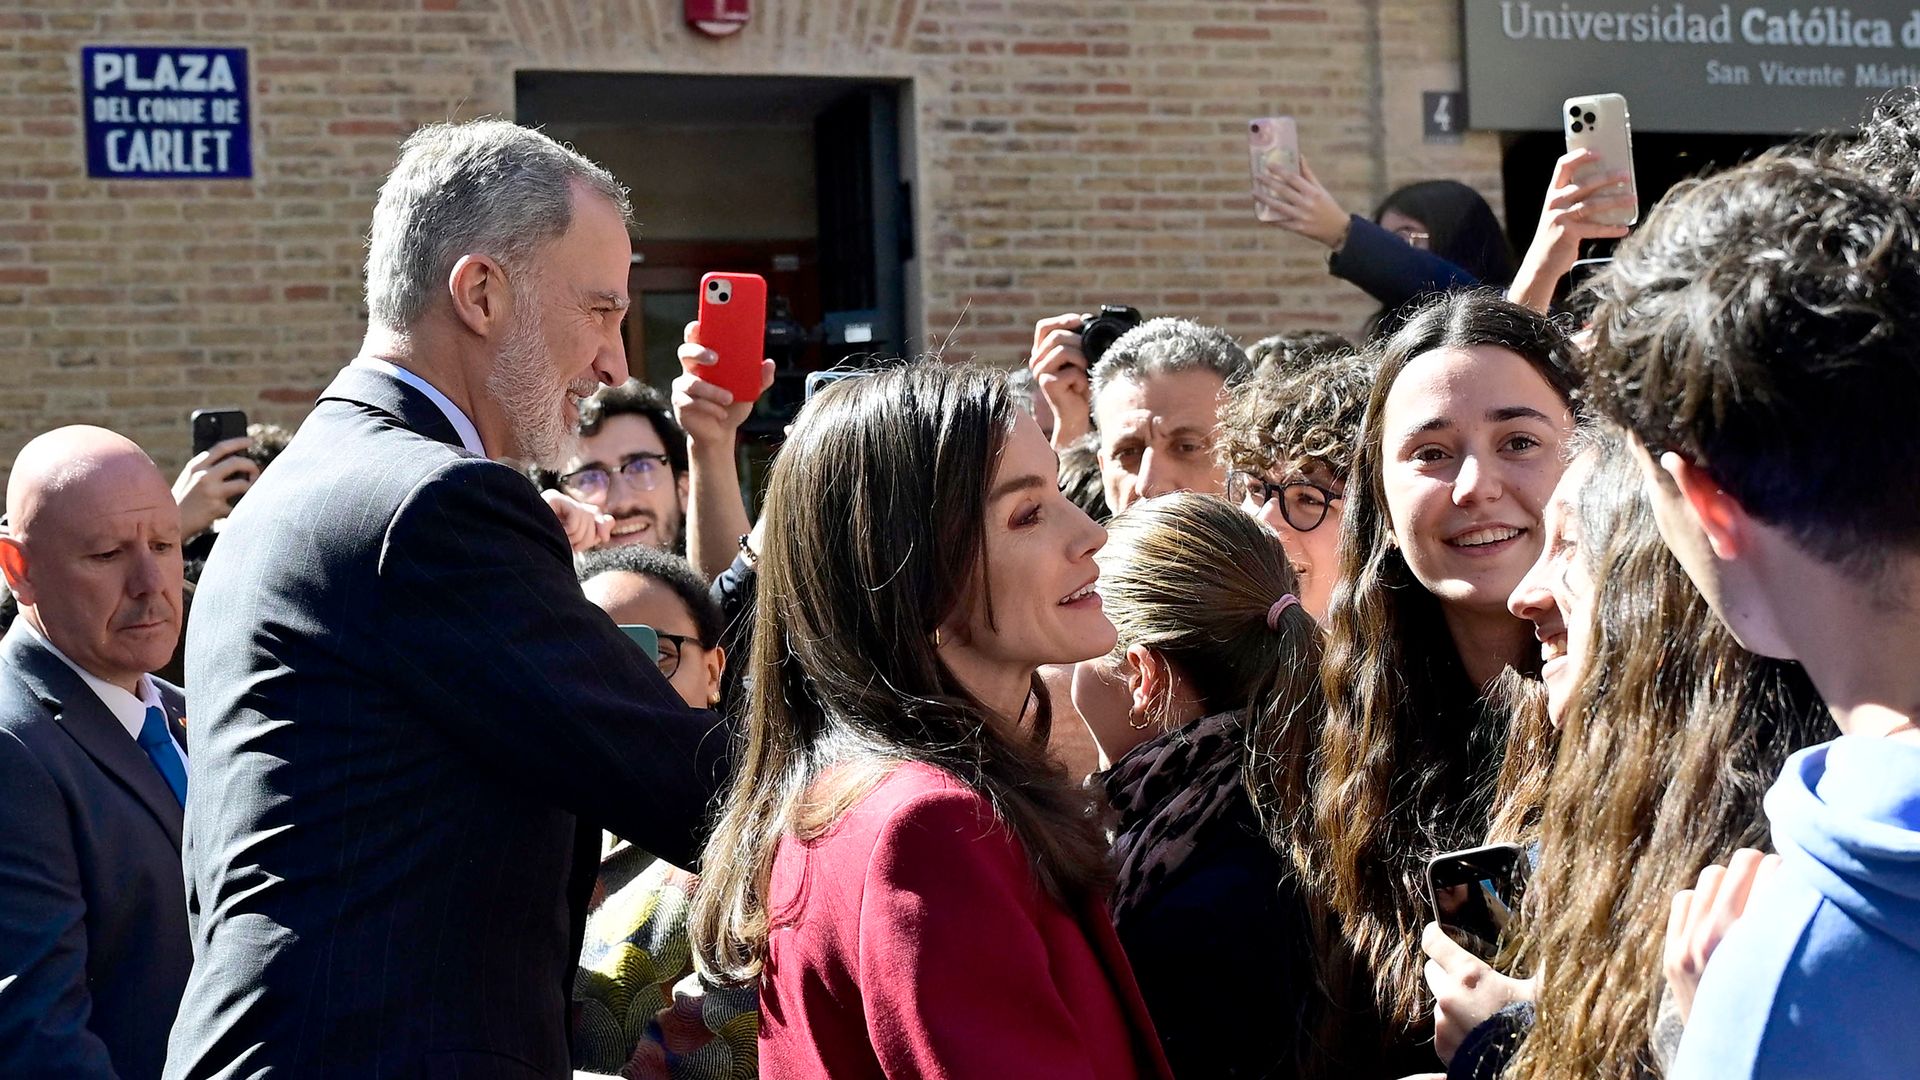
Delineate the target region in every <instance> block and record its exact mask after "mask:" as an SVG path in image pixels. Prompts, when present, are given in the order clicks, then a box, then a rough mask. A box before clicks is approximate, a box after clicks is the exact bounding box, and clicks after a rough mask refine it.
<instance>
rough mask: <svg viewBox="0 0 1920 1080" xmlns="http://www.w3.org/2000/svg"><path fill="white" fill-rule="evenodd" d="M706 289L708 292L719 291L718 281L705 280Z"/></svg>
mask: <svg viewBox="0 0 1920 1080" xmlns="http://www.w3.org/2000/svg"><path fill="white" fill-rule="evenodd" d="M707 291H708V292H719V291H720V282H718V281H709V282H707Z"/></svg>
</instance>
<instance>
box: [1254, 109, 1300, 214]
mask: <svg viewBox="0 0 1920 1080" xmlns="http://www.w3.org/2000/svg"><path fill="white" fill-rule="evenodd" d="M1247 157H1248V160H1249V162H1250V164H1251V166H1252V169H1253V184H1254V191H1255V192H1256V193H1257V192H1258V191H1259V190H1260V185H1261V183H1262V182H1267V183H1271V182H1272V180H1273V179H1274V178H1275V177H1279V176H1298V175H1300V129H1299V126H1298V125H1297V124H1295V123H1294V120H1293V117H1291V116H1263V117H1260V118H1258V119H1254V120H1249V121H1247ZM1253 213H1254V216H1255V217H1257V218H1259V219H1260V220H1261V221H1278V220H1280V216H1281V212H1280V211H1279V210H1276V209H1274V208H1273V207H1271V206H1268V205H1267V204H1266V203H1263V202H1260V201H1259V200H1257V199H1256V200H1255V201H1254V204H1253Z"/></svg>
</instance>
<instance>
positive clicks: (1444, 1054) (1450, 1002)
mask: <svg viewBox="0 0 1920 1080" xmlns="http://www.w3.org/2000/svg"><path fill="white" fill-rule="evenodd" d="M1420 948H1421V951H1423V952H1425V953H1426V954H1427V958H1428V959H1427V966H1426V967H1425V969H1423V974H1424V975H1425V976H1426V979H1427V988H1428V989H1429V990H1432V991H1433V1048H1434V1050H1435V1051H1437V1052H1438V1053H1439V1055H1440V1060H1441V1061H1445V1062H1452V1061H1453V1055H1454V1053H1455V1052H1456V1051H1458V1050H1459V1049H1460V1044H1461V1043H1462V1042H1463V1041H1465V1040H1466V1037H1467V1034H1468V1033H1469V1032H1471V1031H1472V1030H1473V1029H1474V1028H1476V1027H1479V1026H1480V1025H1481V1024H1484V1023H1486V1022H1487V1020H1488V1018H1490V1017H1492V1016H1493V1014H1494V1013H1497V1012H1499V1011H1500V1010H1501V1009H1504V1008H1506V1007H1507V1006H1508V1005H1511V1004H1512V1003H1514V1002H1516V1001H1532V1000H1533V999H1534V995H1535V993H1536V992H1537V989H1538V988H1537V986H1536V985H1535V983H1534V980H1532V979H1515V978H1510V977H1508V976H1506V975H1502V974H1500V973H1499V972H1498V971H1495V970H1493V968H1492V967H1491V966H1489V965H1488V964H1487V962H1486V961H1484V960H1482V959H1480V958H1479V957H1477V956H1475V955H1473V954H1472V953H1470V952H1468V951H1467V950H1466V949H1464V948H1462V947H1461V946H1460V944H1459V943H1458V942H1456V941H1454V940H1453V938H1452V937H1451V936H1449V935H1448V934H1447V932H1446V931H1445V930H1444V929H1442V928H1441V926H1440V924H1439V923H1428V924H1427V928H1426V930H1424V931H1423V932H1422V933H1421V935H1420Z"/></svg>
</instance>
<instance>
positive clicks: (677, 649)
mask: <svg viewBox="0 0 1920 1080" xmlns="http://www.w3.org/2000/svg"><path fill="white" fill-rule="evenodd" d="M658 633H659V634H660V657H659V659H658V660H657V661H656V663H658V664H659V665H660V674H662V675H664V676H666V677H667V678H669V679H671V678H673V676H674V673H675V672H677V671H679V670H680V653H681V651H682V650H684V649H685V648H686V647H687V646H688V645H689V644H691V645H693V646H694V647H695V648H699V649H704V648H706V646H705V645H703V644H701V642H700V639H699V638H697V637H694V636H693V635H692V634H669V633H666V632H665V631H658Z"/></svg>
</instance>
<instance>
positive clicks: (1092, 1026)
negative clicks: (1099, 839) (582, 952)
mask: <svg viewBox="0 0 1920 1080" xmlns="http://www.w3.org/2000/svg"><path fill="white" fill-rule="evenodd" d="M768 911H769V913H770V914H771V916H772V923H773V927H772V934H771V936H770V938H769V940H768V943H767V962H766V965H765V968H764V970H763V973H762V976H761V980H760V1013H761V1020H760V1075H762V1076H765V1077H772V1078H776V1080H813V1078H818V1080H828V1078H831V1080H855V1078H860V1077H929V1078H932V1077H941V1078H945V1077H952V1078H957V1080H974V1078H980V1080H1017V1078H1020V1077H1047V1078H1049V1080H1079V1078H1085V1080H1096V1078H1097V1080H1123V1078H1124V1080H1135V1078H1139V1077H1155V1078H1167V1077H1170V1076H1171V1072H1170V1071H1169V1070H1168V1068H1167V1063H1166V1058H1165V1057H1164V1056H1162V1054H1161V1052H1160V1040H1159V1039H1158V1038H1157V1037H1156V1036H1155V1035H1154V1032H1153V1023H1152V1021H1150V1020H1149V1019H1148V1018H1147V1009H1146V1005H1145V1004H1144V1003H1143V1002H1142V1001H1141V999H1140V991H1139V989H1138V988H1137V987H1136V986H1135V985H1134V981H1133V972H1132V970H1131V969H1130V968H1129V967H1128V966H1127V960H1126V956H1125V954H1124V953H1123V952H1122V951H1121V949H1120V942H1119V940H1118V939H1117V938H1116V937H1115V936H1114V932H1113V923H1112V921H1111V920H1110V919H1109V918H1108V917H1107V913H1106V909H1105V907H1104V906H1103V905H1102V904H1101V903H1100V902H1099V901H1098V900H1094V901H1091V902H1089V903H1088V904H1087V905H1086V910H1085V911H1082V912H1080V913H1078V914H1076V913H1073V912H1069V911H1067V910H1066V909H1065V908H1063V907H1061V906H1060V905H1059V904H1057V903H1055V902H1054V901H1053V900H1051V899H1049V898H1048V897H1047V895H1046V894H1045V893H1044V892H1042V891H1041V889H1040V886H1039V883H1038V882H1036V881H1035V880H1034V878H1033V872H1032V870H1031V869H1029V867H1028V863H1027V857H1026V854H1025V852H1024V851H1023V849H1022V848H1021V846H1020V843H1019V841H1018V840H1016V839H1015V838H1014V836H1013V833H1012V832H1011V830H1009V829H1008V828H1007V827H1006V826H1005V825H1004V824H1002V823H1001V822H1000V821H999V819H998V818H997V817H996V816H995V815H994V812H993V808H992V806H991V805H990V804H989V803H988V802H987V800H986V799H985V798H984V797H983V796H981V795H980V794H979V793H978V792H976V791H974V790H973V789H972V788H970V787H967V786H966V785H965V784H963V783H961V782H960V781H959V780H958V779H956V778H955V777H953V776H952V775H950V774H948V773H946V772H945V771H943V770H940V769H937V768H934V767H932V766H930V765H919V764H908V765H902V766H899V767H898V768H896V769H895V770H894V771H893V772H892V774H891V775H889V776H888V777H887V778H886V779H885V780H883V781H881V782H880V783H879V784H878V785H877V786H876V787H875V788H874V790H873V791H871V792H869V793H868V794H867V796H866V797H865V798H864V799H862V800H861V801H860V802H859V803H858V804H857V805H855V806H854V808H853V809H852V810H850V811H848V813H847V815H846V816H845V817H844V818H842V819H841V820H840V821H839V822H838V823H836V824H835V825H834V826H833V828H831V829H830V830H828V831H827V832H826V833H824V834H823V835H821V836H819V837H817V838H815V839H814V840H812V841H808V842H803V841H800V840H796V839H793V838H791V837H788V838H787V839H785V840H783V841H781V844H780V849H779V851H778V852H777V853H776V854H775V856H774V864H773V878H772V883H771V888H770V891H769V904H768Z"/></svg>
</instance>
